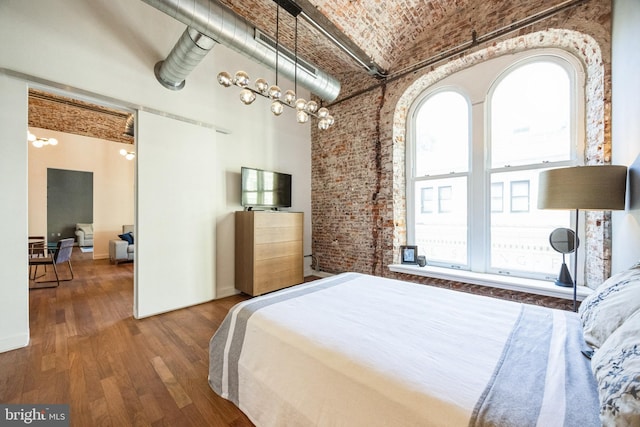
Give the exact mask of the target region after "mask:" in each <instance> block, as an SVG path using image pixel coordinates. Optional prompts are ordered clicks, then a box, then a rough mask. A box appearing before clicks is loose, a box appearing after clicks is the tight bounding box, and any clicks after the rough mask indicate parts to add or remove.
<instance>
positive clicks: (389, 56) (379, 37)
mask: <svg viewBox="0 0 640 427" xmlns="http://www.w3.org/2000/svg"><path fill="white" fill-rule="evenodd" d="M218 1H220V2H221V3H223V4H225V5H226V6H228V7H229V8H231V9H233V10H234V11H235V12H236V13H238V14H239V15H241V16H243V17H244V18H245V19H247V21H249V22H250V23H251V24H253V25H254V26H256V27H257V28H259V29H260V30H261V31H263V32H264V33H266V34H269V35H271V36H272V37H274V38H275V26H276V25H275V24H276V4H275V2H274V0H218ZM295 1H296V3H297V4H298V5H299V6H300V7H301V8H302V9H303V10H305V13H306V11H309V10H310V11H311V12H312V13H313V14H314V15H315V16H316V17H318V18H320V20H321V21H323V22H324V23H325V24H326V25H327V26H328V27H329V29H331V31H334V32H335V33H336V34H337V35H338V37H339V38H342V40H346V41H347V42H348V43H347V44H351V45H355V46H356V48H358V49H359V50H360V51H361V52H362V53H364V55H365V56H366V57H368V59H369V60H370V61H371V62H372V63H375V64H376V65H377V66H378V67H379V69H380V70H381V71H383V72H384V73H385V74H387V75H391V76H392V75H393V73H394V72H399V71H400V70H403V69H407V67H411V66H412V65H413V64H415V63H417V62H418V61H419V60H421V59H424V58H413V57H412V56H411V52H412V50H413V49H414V48H415V47H416V46H417V45H418V44H419V45H421V46H422V45H424V44H427V45H428V46H430V47H431V50H432V51H433V52H434V53H438V52H440V51H442V50H443V49H445V45H446V42H447V41H446V40H433V37H430V34H431V33H432V32H433V31H430V30H432V29H434V28H438V27H440V26H447V25H448V23H450V22H458V25H459V24H460V20H455V19H452V16H454V15H456V14H458V15H461V14H463V12H464V15H466V16H475V18H473V19H476V18H480V16H482V18H480V19H483V20H484V19H488V17H492V19H493V20H495V26H496V28H497V27H498V26H500V25H506V24H509V23H507V22H501V19H500V16H501V14H502V13H501V12H502V11H505V10H507V9H511V10H514V9H515V10H519V12H521V13H519V14H522V18H524V17H526V16H527V14H530V13H533V12H535V11H540V10H543V9H544V8H548V7H551V6H553V5H557V4H559V3H562V0H536V1H535V2H531V1H529V0H508V1H507V0H395V1H389V0H295ZM513 16H514V15H512V18H513ZM515 16H516V17H518V16H517V15H515ZM466 24H468V26H469V27H468V28H466V29H460V28H457V29H455V30H456V31H458V33H459V34H460V37H464V39H465V40H471V37H472V36H471V26H472V23H471V22H468V23H467V22H466V21H465V27H467V25H466ZM449 25H450V24H449ZM294 28H295V25H294V18H293V17H292V16H291V15H289V14H287V13H280V31H279V39H280V42H281V43H282V44H283V45H284V46H286V47H287V48H289V49H291V50H293V47H294V43H293V40H294ZM467 33H468V34H467ZM423 51H424V50H423ZM298 52H299V55H300V56H301V57H302V58H304V59H306V60H308V61H310V62H312V63H314V64H315V65H317V66H319V67H320V68H321V69H324V70H325V71H326V72H328V73H329V74H331V75H333V76H334V77H336V78H337V79H338V80H339V81H341V82H342V89H341V93H340V96H339V98H338V100H340V99H341V98H345V97H348V96H349V95H351V94H353V93H356V92H358V91H360V90H363V89H366V88H368V87H372V86H374V85H376V84H377V83H379V79H380V76H378V77H375V76H373V75H372V74H371V73H369V72H368V71H367V70H366V69H365V68H364V67H363V66H362V65H361V64H358V63H357V62H356V61H355V60H354V59H353V58H351V57H350V56H349V55H348V54H347V53H345V52H344V51H342V50H340V49H339V48H338V47H337V46H336V45H335V44H334V43H333V42H332V41H330V40H329V39H328V38H327V37H326V36H324V35H323V34H322V33H320V31H319V30H317V29H316V28H315V27H313V26H312V25H311V24H310V23H309V22H307V21H306V19H304V17H300V18H298ZM168 53H169V52H166V54H168ZM163 59H164V58H163ZM38 102H40V101H38ZM31 104H32V102H30V107H31V106H32V105H31ZM62 105H64V104H58V107H61V106H62ZM54 106H55V105H54ZM81 107H82V105H81ZM34 108H35V105H34ZM67 110H68V108H67ZM62 111H65V110H64V109H63V110H62ZM30 113H31V111H30ZM32 113H33V114H34V115H35V114H37V113H36V110H34V111H33V112H32ZM112 113H113V111H111V112H106V114H107V116H106V117H108V120H113V119H114V117H115V116H114V115H113V114H112ZM65 114H71V116H70V117H71V118H72V117H73V113H70V112H69V111H66V112H65ZM37 120H38V119H37V118H36V117H35V116H34V118H33V121H34V122H35V121H37ZM31 121H32V118H31V117H30V124H31ZM119 121H120V122H119V124H118V126H120V124H122V126H120V128H119V129H123V128H124V122H125V121H126V117H120V118H119ZM68 122H69V123H72V122H73V120H68ZM32 126H36V124H33V125H32ZM119 129H118V132H119ZM71 132H72V133H77V131H71ZM102 137H104V136H102ZM118 138H120V139H119V140H118V139H114V136H113V135H109V136H108V137H107V138H105V139H109V140H118V142H123V141H122V140H121V139H122V137H121V136H119V137H118Z"/></svg>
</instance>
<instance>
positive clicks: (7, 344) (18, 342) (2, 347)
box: [0, 330, 30, 353]
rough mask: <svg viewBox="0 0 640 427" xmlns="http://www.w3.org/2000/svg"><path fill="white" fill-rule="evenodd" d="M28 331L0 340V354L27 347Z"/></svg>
mask: <svg viewBox="0 0 640 427" xmlns="http://www.w3.org/2000/svg"><path fill="white" fill-rule="evenodd" d="M29 335H30V333H29V331H28V330H27V332H26V334H18V335H14V336H11V337H8V338H4V339H2V340H0V353H5V352H7V351H11V350H17V349H19V348H23V347H26V346H28V345H29Z"/></svg>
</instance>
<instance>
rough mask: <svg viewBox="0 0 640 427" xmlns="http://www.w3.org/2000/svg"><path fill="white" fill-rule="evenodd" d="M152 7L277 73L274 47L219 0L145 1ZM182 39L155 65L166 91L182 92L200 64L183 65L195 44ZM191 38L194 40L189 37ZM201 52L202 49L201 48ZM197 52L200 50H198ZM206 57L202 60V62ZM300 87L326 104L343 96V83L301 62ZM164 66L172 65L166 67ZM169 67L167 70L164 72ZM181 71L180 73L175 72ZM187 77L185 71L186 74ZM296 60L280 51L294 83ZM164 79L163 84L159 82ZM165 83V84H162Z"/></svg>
mask: <svg viewBox="0 0 640 427" xmlns="http://www.w3.org/2000/svg"><path fill="white" fill-rule="evenodd" d="M142 1H144V2H145V3H147V4H148V5H150V6H153V7H154V8H156V9H158V10H160V11H161V12H164V13H166V14H167V15H169V16H171V17H172V18H174V19H176V20H178V21H180V22H182V23H183V24H186V25H187V26H188V29H187V32H189V31H192V30H194V31H197V32H198V33H200V34H201V35H203V36H206V37H208V38H210V39H213V41H215V42H218V43H221V44H224V45H225V46H227V47H229V48H230V49H233V50H235V51H237V52H239V53H241V54H243V55H245V56H248V57H249V58H252V59H253V60H255V61H257V62H259V63H261V64H263V65H266V66H267V67H269V68H271V69H274V70H275V67H276V55H275V49H274V47H273V45H275V43H274V42H273V40H270V39H269V38H268V37H265V35H264V34H262V33H260V32H259V31H256V30H255V29H254V27H253V26H251V25H250V24H249V23H248V22H247V21H246V20H245V19H244V18H242V17H241V16H239V15H237V14H236V13H235V12H233V11H232V10H231V9H229V8H227V7H226V6H224V5H222V4H220V3H218V2H217V1H216V0H190V1H181V0H142ZM187 32H185V34H183V35H182V37H181V38H180V40H179V41H178V43H177V44H176V46H175V47H174V48H173V50H172V51H171V53H170V54H169V56H168V57H167V59H166V60H165V61H163V62H162V63H160V65H156V69H158V68H160V71H156V76H157V77H158V75H161V76H162V77H158V80H159V81H160V82H161V83H162V85H163V86H165V87H170V88H171V89H180V87H178V86H180V84H182V85H184V78H185V77H186V75H187V74H188V72H189V71H191V70H193V68H195V66H196V65H197V63H195V64H193V63H191V64H189V65H188V66H186V65H184V64H183V63H184V62H185V58H189V59H193V58H194V57H195V56H197V55H194V50H196V49H195V48H194V47H193V43H195V42H193V43H191V45H190V42H189V41H188V40H183V39H185V37H187V36H186V33H187ZM189 38H191V37H189ZM180 45H186V46H190V47H188V48H187V49H186V50H185V49H184V48H178V46H180ZM198 49H200V48H198ZM196 51H197V50H196ZM205 54H206V52H204V54H203V55H202V56H201V57H199V59H198V62H199V61H200V60H202V57H204V55H205ZM298 62H300V63H299V64H298V72H297V80H298V84H299V85H300V86H302V87H304V88H306V89H308V90H309V91H311V92H312V93H314V94H316V95H317V96H319V97H320V98H322V99H324V100H326V101H329V102H331V101H334V100H335V99H336V98H337V97H338V94H339V93H340V82H339V81H338V80H337V79H335V78H334V77H332V76H330V75H329V74H327V73H326V72H324V71H322V70H320V69H319V68H318V67H316V66H314V65H312V64H310V63H309V62H307V61H304V60H301V59H300V58H298ZM165 63H167V64H171V65H166V66H165V65H164V64H165ZM165 67H166V70H165V69H164V68H165ZM176 70H180V71H181V72H176ZM186 70H188V71H187V72H186V74H185V73H184V72H183V71H186ZM295 70H296V66H295V56H294V55H292V54H290V52H286V51H282V50H281V51H280V54H279V59H278V73H279V74H282V75H283V76H285V77H287V78H288V79H290V80H291V81H293V80H294V79H295V77H296V73H295ZM161 78H162V80H160V79H161ZM163 80H164V82H163Z"/></svg>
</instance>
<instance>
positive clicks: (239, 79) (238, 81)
mask: <svg viewBox="0 0 640 427" xmlns="http://www.w3.org/2000/svg"><path fill="white" fill-rule="evenodd" d="M233 84H234V85H236V86H240V87H247V86H249V75H248V74H247V73H245V72H244V71H238V72H237V73H236V75H235V76H234V77H233Z"/></svg>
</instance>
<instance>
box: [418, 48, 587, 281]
mask: <svg viewBox="0 0 640 427" xmlns="http://www.w3.org/2000/svg"><path fill="white" fill-rule="evenodd" d="M579 70H580V65H579V62H578V61H577V60H576V59H575V58H573V57H571V56H570V55H569V54H567V53H564V52H563V53H558V52H555V51H554V52H542V53H540V52H529V53H525V54H521V55H516V56H515V57H513V58H512V57H510V58H503V57H501V58H497V59H496V60H490V61H487V62H485V63H482V64H478V65H475V66H473V67H470V68H468V69H465V70H463V71H460V72H458V73H456V74H454V75H452V76H449V77H447V78H446V79H444V80H442V81H440V82H439V83H437V84H435V85H434V86H432V87H431V88H429V89H427V90H426V91H425V93H424V94H423V96H422V97H421V98H419V100H418V101H417V102H416V104H415V105H414V107H413V109H412V115H411V124H410V128H411V129H412V134H411V137H410V140H409V146H408V150H407V155H408V157H407V202H408V207H409V209H408V212H409V214H408V222H407V223H408V241H409V242H411V243H412V244H416V245H417V246H418V247H419V250H420V253H422V254H425V255H426V257H427V260H428V261H429V263H430V264H431V265H439V266H444V267H453V268H462V269H468V270H472V271H477V272H488V273H503V274H509V275H514V276H521V277H534V278H544V279H549V278H553V277H554V276H555V275H557V272H558V270H559V267H560V263H561V257H559V256H558V254H557V253H556V252H554V251H553V250H552V249H551V248H550V246H549V243H548V238H549V234H550V233H551V231H552V230H553V229H555V228H557V227H570V226H571V215H570V212H567V211H549V210H545V211H542V210H538V209H537V192H538V175H539V173H540V171H542V170H544V169H547V168H553V167H565V166H570V165H576V164H579V162H578V158H582V157H581V154H582V150H583V148H582V146H581V144H580V143H579V141H581V140H582V139H583V138H582V136H583V134H584V129H583V127H584V125H583V122H584V120H583V119H582V117H584V105H583V104H584V101H583V99H584V94H583V92H582V89H581V87H582V85H581V84H579V82H578V79H579V78H580V77H579V76H580V73H579ZM427 188H431V189H432V190H431V191H433V189H435V188H437V189H438V190H437V191H438V193H437V195H438V196H437V197H438V209H437V211H436V210H433V209H432V210H428V209H427V210H425V208H424V197H425V194H424V193H423V190H425V189H427ZM431 197H433V194H432V195H431ZM505 203H508V204H509V205H508V206H505Z"/></svg>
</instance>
